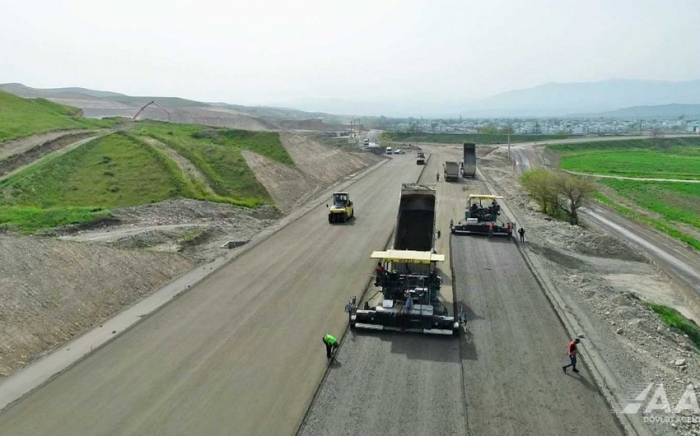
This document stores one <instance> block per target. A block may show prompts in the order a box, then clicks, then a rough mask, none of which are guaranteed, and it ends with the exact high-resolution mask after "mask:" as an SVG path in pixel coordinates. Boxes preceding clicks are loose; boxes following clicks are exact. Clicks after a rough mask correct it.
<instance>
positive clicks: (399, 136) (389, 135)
mask: <svg viewBox="0 0 700 436" xmlns="http://www.w3.org/2000/svg"><path fill="white" fill-rule="evenodd" d="M568 137H569V136H568V135H510V142H511V143H516V142H534V141H547V140H553V139H563V138H568ZM382 138H384V139H385V140H388V141H400V142H409V143H412V142H435V143H440V144H462V143H464V142H475V143H477V144H506V143H508V135H500V134H499V135H482V134H479V133H466V134H452V133H402V132H385V133H383V134H382Z"/></svg>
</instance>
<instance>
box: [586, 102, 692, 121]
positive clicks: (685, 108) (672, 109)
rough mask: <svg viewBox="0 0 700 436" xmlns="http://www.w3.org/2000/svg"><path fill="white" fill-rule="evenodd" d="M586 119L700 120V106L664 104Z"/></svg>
mask: <svg viewBox="0 0 700 436" xmlns="http://www.w3.org/2000/svg"><path fill="white" fill-rule="evenodd" d="M581 116H586V117H606V118H679V117H685V118H686V119H688V118H693V119H698V118H700V104H663V105H657V106H633V107H628V108H623V109H617V110H614V111H607V112H597V113H592V114H583V115H581Z"/></svg>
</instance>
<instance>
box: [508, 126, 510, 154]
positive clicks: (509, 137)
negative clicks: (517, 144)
mask: <svg viewBox="0 0 700 436" xmlns="http://www.w3.org/2000/svg"><path fill="white" fill-rule="evenodd" d="M508 162H510V127H508Z"/></svg>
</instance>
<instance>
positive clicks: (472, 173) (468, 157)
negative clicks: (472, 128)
mask: <svg viewBox="0 0 700 436" xmlns="http://www.w3.org/2000/svg"><path fill="white" fill-rule="evenodd" d="M463 153H464V155H463V157H462V163H461V168H462V177H464V178H465V179H466V178H467V177H471V178H475V177H476V144H474V143H473V142H465V143H464V150H463Z"/></svg>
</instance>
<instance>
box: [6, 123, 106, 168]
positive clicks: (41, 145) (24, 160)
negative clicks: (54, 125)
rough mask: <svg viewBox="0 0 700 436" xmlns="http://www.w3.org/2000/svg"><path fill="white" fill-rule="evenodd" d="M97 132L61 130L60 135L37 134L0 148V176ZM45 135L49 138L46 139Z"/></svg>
mask: <svg viewBox="0 0 700 436" xmlns="http://www.w3.org/2000/svg"><path fill="white" fill-rule="evenodd" d="M98 134H99V133H97V132H94V131H93V132H90V131H77V132H75V133H65V132H63V133H62V134H61V135H58V133H56V134H46V135H38V136H39V137H38V138H37V137H36V136H33V137H30V138H25V139H26V140H24V141H23V142H22V144H21V145H20V144H14V145H13V146H12V147H10V148H8V149H0V177H2V176H4V175H6V174H9V173H11V172H12V171H15V170H17V169H19V168H22V167H24V166H27V165H29V164H31V163H33V162H35V161H36V160H38V159H41V158H42V157H44V156H46V155H48V154H50V153H53V152H55V151H58V150H61V149H63V148H65V147H67V146H69V145H70V144H73V143H76V142H78V141H80V140H81V139H86V138H89V137H91V136H96V135H98ZM57 135H58V136H57ZM47 137H48V138H51V139H48V140H47V139H46V138H47ZM37 142H38V143H37ZM3 152H4V153H3ZM3 154H4V155H5V156H6V157H5V158H4V159H3V158H2V155H3Z"/></svg>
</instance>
